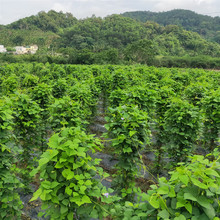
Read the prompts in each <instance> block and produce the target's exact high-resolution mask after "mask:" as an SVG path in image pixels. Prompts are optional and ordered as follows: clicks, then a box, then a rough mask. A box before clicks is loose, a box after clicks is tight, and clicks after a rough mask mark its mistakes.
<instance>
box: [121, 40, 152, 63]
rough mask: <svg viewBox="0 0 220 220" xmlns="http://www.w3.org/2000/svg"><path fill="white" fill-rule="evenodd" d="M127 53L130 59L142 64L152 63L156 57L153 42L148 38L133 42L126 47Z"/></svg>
mask: <svg viewBox="0 0 220 220" xmlns="http://www.w3.org/2000/svg"><path fill="white" fill-rule="evenodd" d="M125 55H126V57H127V59H128V60H129V61H134V62H137V63H141V64H152V61H153V58H154V51H153V49H152V42H151V41H149V40H147V39H142V40H139V41H136V42H134V43H131V44H129V45H128V46H127V47H126V49H125Z"/></svg>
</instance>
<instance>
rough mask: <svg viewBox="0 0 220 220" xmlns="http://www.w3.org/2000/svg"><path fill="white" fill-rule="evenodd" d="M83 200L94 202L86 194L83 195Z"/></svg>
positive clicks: (84, 201)
mask: <svg viewBox="0 0 220 220" xmlns="http://www.w3.org/2000/svg"><path fill="white" fill-rule="evenodd" d="M82 202H83V203H92V202H91V200H90V198H89V197H88V196H87V195H84V196H83V197H82Z"/></svg>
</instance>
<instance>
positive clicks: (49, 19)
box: [6, 10, 77, 33]
mask: <svg viewBox="0 0 220 220" xmlns="http://www.w3.org/2000/svg"><path fill="white" fill-rule="evenodd" d="M76 22H77V19H76V18H75V17H73V15H72V14H71V13H63V12H56V11H54V10H51V11H49V12H48V13H46V12H44V11H41V12H39V13H38V14H37V15H35V16H34V15H32V16H30V17H26V18H23V19H20V20H18V21H16V22H13V23H11V24H9V25H7V26H6V27H7V28H9V29H15V30H18V29H19V30H36V29H38V30H42V31H51V32H54V33H57V32H58V31H60V29H63V28H68V27H71V26H72V25H74V24H75V23H76Z"/></svg>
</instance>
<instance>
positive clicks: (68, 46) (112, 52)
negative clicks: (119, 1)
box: [0, 11, 220, 66]
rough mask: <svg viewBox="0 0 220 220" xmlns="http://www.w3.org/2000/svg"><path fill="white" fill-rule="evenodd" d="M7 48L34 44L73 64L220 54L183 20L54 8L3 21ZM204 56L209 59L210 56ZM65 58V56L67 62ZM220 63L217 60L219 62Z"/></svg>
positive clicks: (1, 36)
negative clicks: (81, 15)
mask: <svg viewBox="0 0 220 220" xmlns="http://www.w3.org/2000/svg"><path fill="white" fill-rule="evenodd" d="M0 44H3V45H4V46H5V47H14V46H18V45H23V46H27V45H33V44H37V45H38V47H39V50H38V54H39V55H40V56H42V54H45V55H48V54H54V53H56V54H62V55H65V56H62V57H68V61H65V62H71V63H82V64H84V63H87V64H89V63H125V62H132V63H148V64H150V63H152V62H151V61H152V60H153V58H154V57H167V56H172V57H184V56H188V57H189V58H187V59H188V60H189V61H191V58H190V57H192V56H193V57H196V56H209V57H218V58H219V57H220V44H219V43H217V42H211V41H208V40H205V39H204V38H203V37H201V36H200V35H199V34H198V33H196V32H192V31H187V30H185V29H183V28H182V27H179V26H177V25H167V26H163V25H159V24H158V23H156V22H153V21H147V22H141V21H137V20H135V19H132V18H129V17H124V16H122V15H117V14H114V15H110V16H107V17H105V18H100V17H96V16H92V17H90V18H85V19H76V18H75V17H74V16H73V15H72V14H70V13H62V12H55V11H49V12H48V13H46V12H40V13H38V14H37V15H36V16H30V17H27V18H24V19H20V20H18V21H16V22H14V23H12V24H9V25H6V26H4V25H1V26H0ZM203 60H207V58H204V59H203ZM62 62H63V61H62ZM214 66H216V64H214Z"/></svg>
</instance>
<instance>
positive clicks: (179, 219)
mask: <svg viewBox="0 0 220 220" xmlns="http://www.w3.org/2000/svg"><path fill="white" fill-rule="evenodd" d="M174 220H186V217H185V216H184V215H179V216H178V217H175V218H174Z"/></svg>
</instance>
